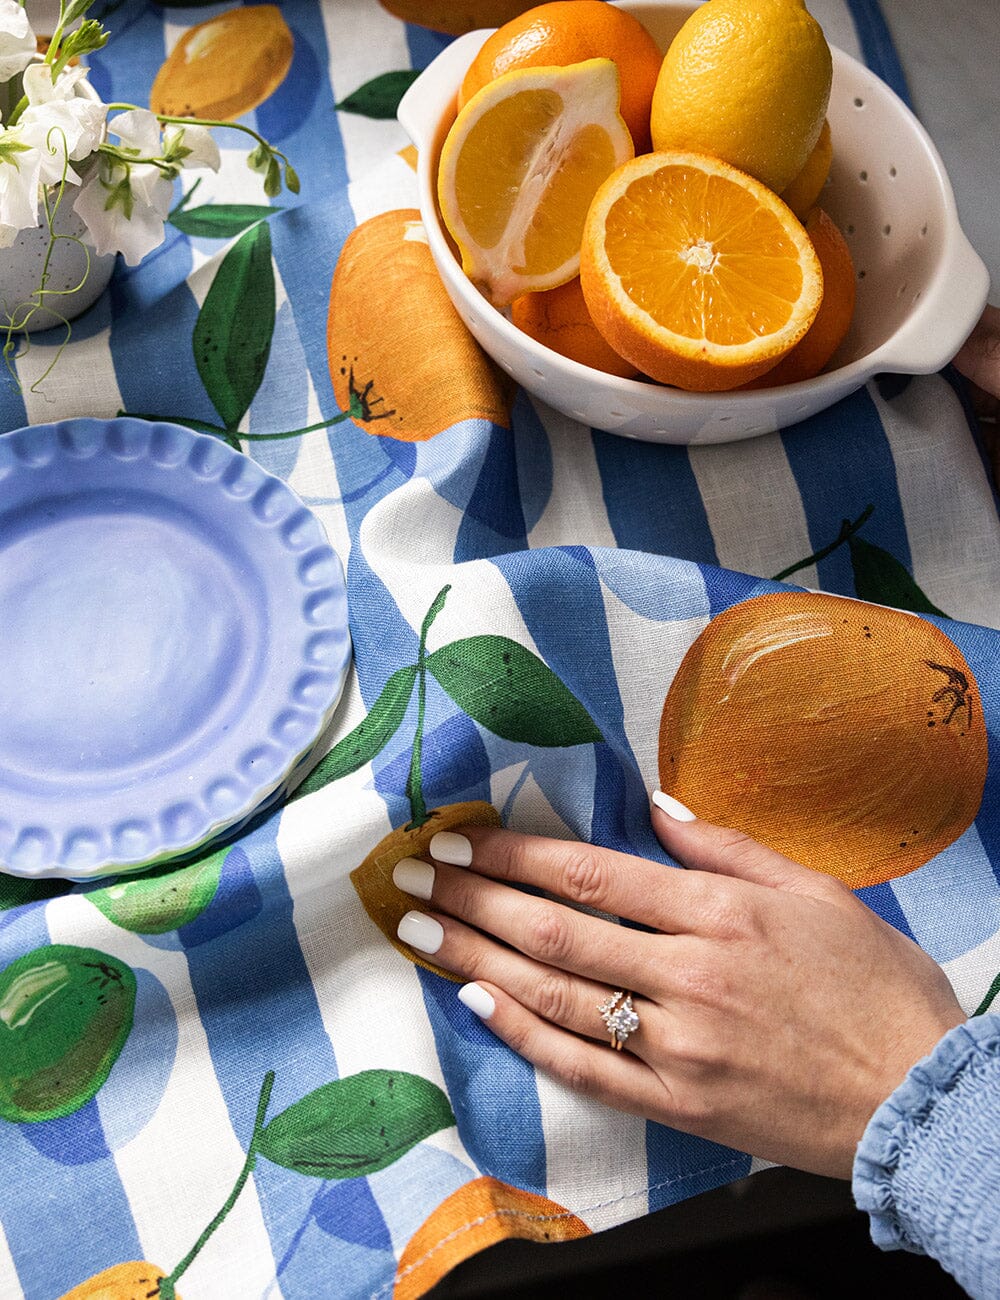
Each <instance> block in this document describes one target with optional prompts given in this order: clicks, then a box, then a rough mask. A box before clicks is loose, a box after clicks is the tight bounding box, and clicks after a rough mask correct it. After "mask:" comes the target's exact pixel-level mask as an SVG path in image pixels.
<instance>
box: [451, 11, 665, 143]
mask: <svg viewBox="0 0 1000 1300" xmlns="http://www.w3.org/2000/svg"><path fill="white" fill-rule="evenodd" d="M586 59H611V61H612V62H613V63H615V64H616V65H617V67H618V75H619V77H620V79H621V96H622V97H621V107H620V110H619V111H620V112H621V115H622V117H623V118H624V119H625V124H626V125H627V127H628V129H629V134H630V135H631V136H632V143H633V144H634V145H635V151H636V153H646V152H647V151H648V150H649V148H650V135H649V113H650V106H651V104H652V102H653V91H654V90H655V88H656V79H657V77H658V76H659V75H660V64H661V63H662V61H663V55H662V54H661V53H660V47H659V46H658V45H657V44H656V42H655V41H654V40H653V38H652V36H650V34H649V32H648V31H647V30H646V28H645V27H644V26H643V25H642V23H641V22H639V20H638V18H635V17H633V16H632V14H629V13H625V12H624V11H622V10H621V9H615V8H614V7H613V6H612V5H610V4H606V3H605V0H552V3H550V4H543V5H538V6H537V7H536V8H534V9H529V10H528V12H527V13H524V14H521V15H520V17H517V18H514V19H512V20H511V21H510V22H509V23H505V24H504V25H503V26H502V27H499V28H498V29H497V30H496V31H495V32H494V33H493V35H492V36H489V37H487V40H486V43H485V45H483V47H482V49H481V50H480V51H479V53H478V54H477V55H476V57H475V58H474V59H473V60H472V63H471V64H470V66H469V70H468V72H466V74H465V79H464V80H463V82H462V85H461V87H460V89H459V92H458V106H459V108H461V107H462V106H463V105H464V104H466V103H467V102H468V101H469V100H470V99H471V98H472V96H473V95H474V94H475V93H476V92H477V91H478V90H482V88H483V86H485V85H487V83H488V82H491V81H494V80H495V79H496V78H497V77H499V76H501V75H502V74H503V73H505V72H510V71H512V69H514V68H532V67H557V68H558V67H566V66H567V65H568V64H570V63H583V62H584V61H585V60H586Z"/></svg>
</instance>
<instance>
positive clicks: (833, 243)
mask: <svg viewBox="0 0 1000 1300" xmlns="http://www.w3.org/2000/svg"><path fill="white" fill-rule="evenodd" d="M805 226H806V234H807V235H808V236H809V238H810V240H811V241H812V246H813V248H814V249H815V250H816V256H817V257H818V258H819V264H820V268H821V270H822V272H823V301H822V302H821V303H820V305H819V311H818V312H817V313H816V317H815V319H814V321H813V323H812V324H811V325H810V326H809V328H808V329H807V330H806V332H805V334H803V336H802V338H800V339H799V341H798V343H796V344H795V346H794V347H793V348H792V350H791V351H790V352H786V353H785V355H784V356H783V357H782V358H781V360H780V361H779V362H778V364H777V365H776V366H775V367H774V369H773V370H769V371H768V372H767V373H766V374H764V375H762V376H761V377H760V379H755V380H754V381H753V382H752V383H750V384H747V388H774V387H775V386H776V385H778V384H794V383H797V382H798V381H799V380H800V379H812V378H814V377H815V376H816V375H818V374H819V372H820V371H821V370H822V369H823V367H824V366H825V365H826V364H827V362H828V361H829V360H830V358H831V357H832V356H833V354H834V353H835V352H836V350H837V349H838V348H839V347H840V345H841V343H842V342H843V341H844V338H845V336H846V334H847V331H848V330H849V329H850V327H851V319H852V317H853V316H854V299H855V289H856V283H855V277H854V261H853V259H852V258H851V250H850V249H849V248H848V247H847V240H846V239H845V238H844V236H843V235H842V234H841V233H840V230H839V229H838V227H837V225H836V223H835V222H834V220H833V218H832V217H830V216H829V215H828V214H827V213H825V212H824V211H823V209H822V208H813V210H812V211H811V212H810V213H809V216H808V218H807V219H806V223H805Z"/></svg>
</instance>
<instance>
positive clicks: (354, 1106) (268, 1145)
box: [61, 1070, 455, 1300]
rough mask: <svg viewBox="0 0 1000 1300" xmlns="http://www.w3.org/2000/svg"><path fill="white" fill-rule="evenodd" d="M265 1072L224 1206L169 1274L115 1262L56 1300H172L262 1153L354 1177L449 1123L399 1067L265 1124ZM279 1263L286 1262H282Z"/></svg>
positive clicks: (313, 1170) (433, 1089)
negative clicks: (243, 1155)
mask: <svg viewBox="0 0 1000 1300" xmlns="http://www.w3.org/2000/svg"><path fill="white" fill-rule="evenodd" d="M274 1078H275V1075H274V1071H273V1070H271V1071H268V1073H267V1075H266V1076H265V1077H264V1081H263V1083H262V1084H261V1089H260V1094H259V1096H258V1098H257V1113H256V1116H255V1119H254V1125H253V1129H252V1131H251V1134H250V1142H249V1145H248V1147H247V1154H246V1159H245V1160H244V1162H243V1166H242V1168H241V1169H240V1171H239V1174H238V1175H237V1177H236V1181H235V1182H234V1184H233V1187H232V1189H231V1191H230V1193H229V1195H228V1196H227V1197H226V1200H225V1202H224V1204H223V1205H222V1207H221V1209H220V1210H219V1211H218V1213H217V1214H216V1215H215V1216H214V1217H213V1218H212V1220H211V1221H210V1222H209V1223H208V1224H207V1225H206V1227H205V1228H204V1230H203V1231H202V1232H201V1234H200V1235H199V1237H198V1239H197V1241H196V1242H195V1243H194V1245H193V1246H192V1247H191V1249H190V1250H189V1251H188V1252H187V1254H186V1255H185V1256H184V1258H183V1259H181V1260H180V1261H179V1263H178V1264H176V1265H175V1266H174V1268H173V1269H171V1271H170V1272H169V1273H164V1272H163V1271H162V1270H161V1269H160V1268H158V1267H157V1266H156V1265H153V1264H149V1263H146V1262H145V1261H129V1262H126V1263H122V1264H115V1265H113V1266H112V1267H111V1268H107V1269H104V1270H102V1271H101V1272H100V1273H98V1274H96V1275H95V1276H94V1277H91V1278H88V1279H87V1280H86V1281H84V1282H81V1283H80V1284H79V1285H78V1286H76V1287H74V1288H73V1289H72V1290H71V1291H68V1292H66V1294H65V1295H64V1296H62V1298H61V1300H107V1297H110V1296H121V1297H122V1300H124V1298H125V1297H132V1296H133V1295H135V1292H134V1291H133V1290H130V1289H129V1288H131V1287H135V1286H137V1285H139V1284H140V1283H141V1284H146V1289H145V1290H143V1291H141V1292H140V1293H139V1294H140V1295H141V1296H143V1297H148V1298H150V1300H151V1298H153V1297H157V1296H158V1297H160V1300H180V1297H179V1294H178V1292H177V1289H176V1288H177V1282H178V1281H179V1280H180V1278H181V1276H182V1275H183V1274H184V1273H185V1272H186V1271H187V1270H188V1269H189V1268H190V1267H191V1265H192V1264H193V1263H194V1261H195V1259H196V1258H197V1257H198V1255H200V1254H201V1251H202V1250H203V1249H204V1248H205V1246H206V1245H207V1243H208V1241H209V1239H210V1238H211V1237H212V1235H213V1234H214V1233H215V1231H216V1230H217V1229H218V1228H219V1227H220V1226H221V1225H222V1223H223V1222H224V1221H225V1220H226V1218H227V1217H228V1215H229V1213H230V1211H231V1210H232V1208H233V1206H234V1205H235V1204H236V1202H237V1200H238V1199H239V1196H240V1193H241V1192H242V1190H243V1188H244V1187H245V1186H246V1183H247V1180H248V1179H249V1177H250V1175H251V1174H252V1173H253V1171H254V1169H255V1168H256V1166H257V1161H258V1159H259V1158H260V1157H261V1156H263V1157H264V1158H265V1159H266V1160H270V1161H271V1162H272V1164H277V1165H280V1166H282V1167H283V1168H285V1169H289V1170H292V1171H293V1172H294V1173H299V1174H304V1175H306V1176H308V1177H311V1178H321V1179H347V1178H360V1177H363V1176H365V1175H367V1174H373V1173H376V1172H377V1171H378V1170H379V1169H385V1168H386V1167H387V1166H388V1165H391V1164H393V1163H394V1162H395V1161H397V1160H399V1159H400V1158H401V1157H402V1156H404V1155H405V1154H406V1153H407V1151H410V1150H412V1148H413V1147H415V1146H416V1145H417V1144H418V1143H420V1142H423V1141H424V1139H425V1138H428V1137H430V1136H431V1134H433V1133H437V1132H439V1131H440V1130H441V1129H445V1128H450V1127H451V1126H452V1125H453V1124H454V1123H455V1116H454V1114H453V1113H452V1109H451V1105H450V1104H449V1102H448V1098H447V1097H446V1096H445V1094H444V1093H443V1092H442V1091H441V1089H440V1088H439V1087H438V1086H437V1084H435V1083H432V1082H431V1081H430V1080H429V1079H424V1078H422V1077H421V1076H420V1075H417V1074H408V1073H406V1072H405V1071H402V1070H363V1071H361V1072H360V1073H359V1074H353V1075H349V1076H347V1077H346V1078H343V1079H335V1080H334V1081H333V1082H332V1083H325V1084H322V1085H321V1086H320V1087H318V1088H315V1089H313V1091H312V1092H310V1093H307V1094H306V1095H305V1096H304V1097H301V1098H300V1099H299V1100H298V1101H295V1102H292V1104H291V1105H290V1106H288V1107H286V1108H285V1110H283V1111H281V1112H279V1114H277V1115H275V1116H274V1118H273V1119H271V1120H270V1122H268V1123H267V1124H265V1119H266V1116H267V1108H268V1105H269V1103H270V1100H271V1091H272V1088H273V1086H274ZM286 1262H287V1259H286Z"/></svg>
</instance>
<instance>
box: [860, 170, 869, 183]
mask: <svg viewBox="0 0 1000 1300" xmlns="http://www.w3.org/2000/svg"><path fill="white" fill-rule="evenodd" d="M858 177H859V178H860V179H861V180H862V181H866V180H867V179H868V173H867V172H858Z"/></svg>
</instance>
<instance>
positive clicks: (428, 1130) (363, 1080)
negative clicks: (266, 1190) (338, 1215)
mask: <svg viewBox="0 0 1000 1300" xmlns="http://www.w3.org/2000/svg"><path fill="white" fill-rule="evenodd" d="M454 1123H455V1116H454V1115H453V1114H452V1109H451V1106H450V1104H449V1102H448V1098H447V1097H446V1096H445V1094H444V1093H443V1092H442V1091H441V1089H440V1088H439V1087H438V1086H437V1084H434V1083H431V1081H430V1080H429V1079H423V1078H421V1077H420V1075H417V1074H406V1073H402V1072H400V1071H398V1070H364V1071H362V1072H361V1073H360V1074H352V1075H349V1076H348V1077H347V1078H345V1079H337V1080H335V1081H334V1082H333V1083H325V1084H323V1085H322V1086H321V1087H319V1088H316V1089H315V1090H314V1091H313V1092H310V1093H307V1095H306V1096H305V1097H303V1098H302V1099H301V1100H300V1101H296V1102H293V1103H292V1105H291V1106H289V1107H288V1108H287V1109H286V1110H283V1111H282V1112H281V1113H280V1114H279V1115H276V1116H275V1117H274V1119H272V1120H271V1121H270V1123H269V1124H268V1125H267V1126H266V1128H265V1129H264V1131H263V1132H262V1133H261V1135H260V1141H259V1143H258V1147H257V1149H258V1151H259V1152H260V1154H261V1155H262V1156H265V1157H266V1158H267V1159H268V1160H270V1161H272V1162H273V1163H274V1164H276V1165H281V1166H283V1168H285V1169H294V1170H295V1171H296V1172H298V1173H300V1174H310V1175H312V1176H313V1177H315V1178H358V1177H361V1176H362V1175H365V1174H373V1173H375V1172H376V1171H377V1170H379V1169H385V1168H386V1166H387V1165H391V1164H393V1163H394V1162H395V1161H396V1160H398V1159H399V1158H400V1156H404V1155H405V1154H406V1153H407V1151H409V1150H410V1149H411V1148H412V1147H415V1146H416V1145H417V1143H418V1142H422V1141H423V1140H424V1138H427V1137H430V1135H431V1134H432V1133H437V1132H438V1131H439V1130H441V1129H444V1128H450V1127H451V1125H452V1124H454Z"/></svg>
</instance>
